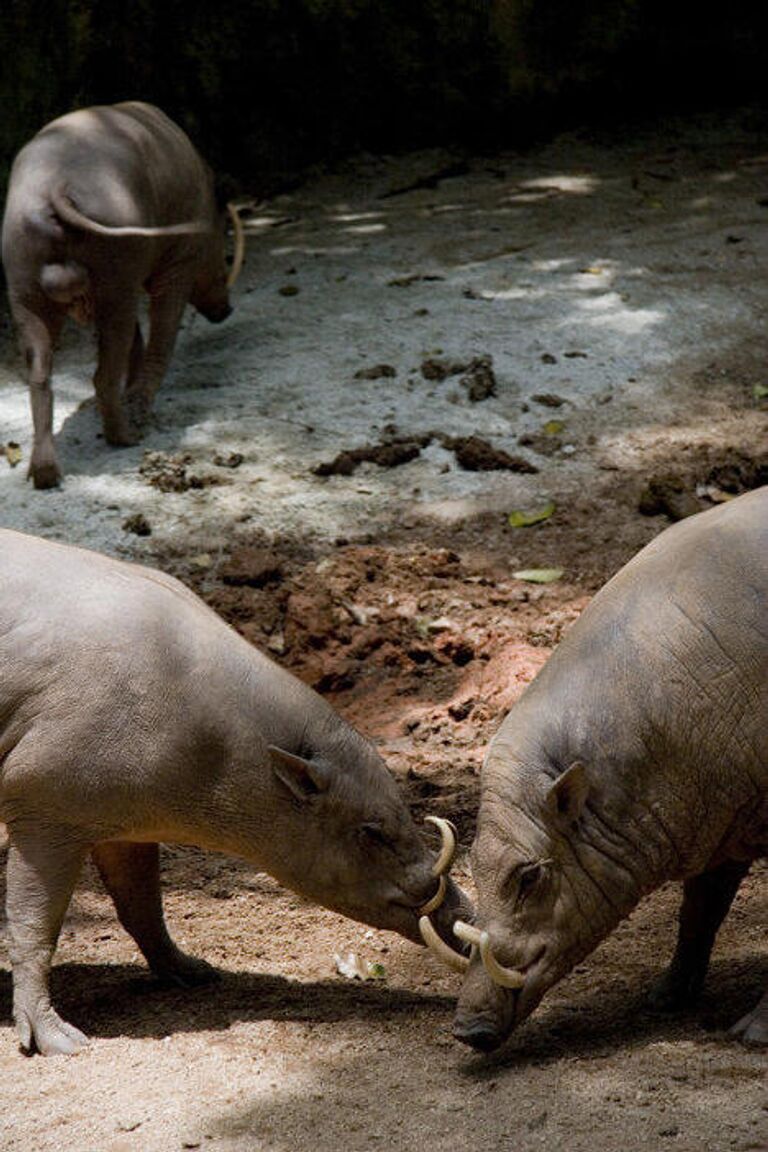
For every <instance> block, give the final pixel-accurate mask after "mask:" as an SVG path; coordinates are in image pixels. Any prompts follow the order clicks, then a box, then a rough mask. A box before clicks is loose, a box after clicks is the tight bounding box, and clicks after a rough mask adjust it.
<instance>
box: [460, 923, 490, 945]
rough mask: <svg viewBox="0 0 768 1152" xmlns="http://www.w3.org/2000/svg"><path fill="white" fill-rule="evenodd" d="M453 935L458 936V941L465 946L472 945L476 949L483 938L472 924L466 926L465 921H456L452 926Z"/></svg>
mask: <svg viewBox="0 0 768 1152" xmlns="http://www.w3.org/2000/svg"><path fill="white" fill-rule="evenodd" d="M453 934H454V936H458V938H459V940H463V941H464V943H465V944H474V945H475V946H477V947H479V945H480V941H481V939H482V936H483V933H482V932H481V931H480V929H479V928H475V926H474V924H467V923H466V921H465V920H457V921H456V923H455V924H454V926H453ZM487 935H488V933H487V932H486V936H487Z"/></svg>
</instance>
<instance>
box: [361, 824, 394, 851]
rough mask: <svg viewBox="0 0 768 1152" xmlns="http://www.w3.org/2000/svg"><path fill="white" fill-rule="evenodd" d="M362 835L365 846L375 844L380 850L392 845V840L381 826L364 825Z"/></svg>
mask: <svg viewBox="0 0 768 1152" xmlns="http://www.w3.org/2000/svg"><path fill="white" fill-rule="evenodd" d="M360 835H361V838H362V840H363V844H364V845H366V844H367V845H371V844H375V845H376V846H377V847H380V848H388V847H389V845H390V839H389V837H388V836H387V835H386V833H385V832H384V829H383V828H382V826H381V824H363V826H362V827H361V829H360Z"/></svg>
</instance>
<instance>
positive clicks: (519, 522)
mask: <svg viewBox="0 0 768 1152" xmlns="http://www.w3.org/2000/svg"><path fill="white" fill-rule="evenodd" d="M554 510H555V505H554V501H552V500H548V501H547V503H546V504H543V505H542V506H541V508H535V509H533V511H531V512H523V511H522V510H521V509H519V508H516V509H515V511H514V512H510V513H509V515H508V517H507V521H508V522H509V526H510V527H511V528H530V527H531V525H532V524H541V522H542V521H543V520H549V518H550V516H551V515H552V513H553V512H554Z"/></svg>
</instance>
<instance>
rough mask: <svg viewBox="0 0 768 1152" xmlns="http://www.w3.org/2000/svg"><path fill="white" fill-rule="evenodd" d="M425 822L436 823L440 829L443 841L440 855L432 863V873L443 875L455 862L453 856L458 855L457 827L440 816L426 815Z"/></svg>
mask: <svg viewBox="0 0 768 1152" xmlns="http://www.w3.org/2000/svg"><path fill="white" fill-rule="evenodd" d="M424 823H425V824H434V825H435V827H436V828H439V829H440V835H441V836H442V838H443V842H442V844H441V846H440V855H439V856H438V858H437V860H436V861H435V863H434V864H433V865H432V875H433V876H442V875H443V873H444V872H447V871H448V869H449V868H450V866H451V864H453V858H454V856H455V855H456V829H455V828H454V826H453V824H451V822H450V820H443V819H442V817H440V816H425V818H424Z"/></svg>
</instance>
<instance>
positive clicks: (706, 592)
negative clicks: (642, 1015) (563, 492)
mask: <svg viewBox="0 0 768 1152" xmlns="http://www.w3.org/2000/svg"><path fill="white" fill-rule="evenodd" d="M766 717H768V488H762V489H759V490H758V491H756V492H753V493H750V494H749V495H747V496H742V497H740V498H739V499H737V500H734V501H732V502H730V503H728V504H726V505H723V506H721V507H719V508H717V509H714V510H712V511H710V512H707V513H704V514H702V515H700V516H696V517H693V518H691V519H690V520H686V521H685V522H683V523H681V524H678V525H676V526H674V527H673V528H670V529H668V530H667V531H666V532H664V533H662V535H661V536H660V537H659V538H658V539H656V540H655V541H654V542H653V543H652V544H651V545H649V546H648V547H647V548H645V549H644V550H643V551H642V552H641V553H639V555H638V556H637V557H635V559H634V560H633V561H632V562H631V563H630V564H628V565H627V566H626V567H625V568H623V569H622V571H621V572H620V573H619V574H618V575H617V576H616V577H614V579H613V580H611V581H610V582H609V583H608V584H607V585H606V587H605V588H604V589H603V590H602V591H601V592H600V593H599V594H598V595H597V596H596V597H595V599H594V601H593V602H592V604H590V606H589V608H588V609H587V611H586V612H584V614H583V616H582V617H581V619H580V620H579V621H578V622H577V624H576V625H575V626H574V627H573V628H572V629H571V631H570V632H569V633H568V634H567V635H566V637H565V638H564V639H563V641H562V643H561V645H560V646H559V648H558V649H557V651H556V652H555V653H554V655H553V656H552V657H551V659H550V660H549V662H548V663H547V665H546V666H545V668H544V669H543V670H542V672H541V673H540V674H539V676H538V677H537V678H536V680H535V681H534V682H533V683H532V684H531V685H530V686H529V688H528V689H527V690H526V692H525V693H524V694H523V696H522V697H521V699H520V700H519V701H518V703H517V704H516V705H515V707H514V708H513V709H512V711H511V712H510V714H509V716H508V717H507V718H506V720H505V721H504V723H503V725H502V727H501V729H500V731H499V733H498V734H497V736H496V738H495V739H494V741H493V743H492V745H491V748H490V750H489V754H488V757H487V761H486V763H485V765H484V768H483V774H482V792H481V804H480V811H479V816H478V828H477V835H476V839H475V843H474V845H473V849H472V869H473V874H474V878H475V881H476V884H477V890H478V911H477V921H476V923H477V925H478V927H479V928H481V929H485V930H487V931H488V933H489V935H490V939H491V943H492V946H493V953H494V955H495V957H496V959H497V960H498V961H499V962H500V963H501V964H502V965H504V966H505V967H506V968H508V969H514V970H516V971H519V972H521V973H522V974H523V975H524V977H525V981H524V984H523V986H522V987H521V988H520V989H516V990H511V989H509V988H504V987H500V986H499V985H498V984H496V983H493V982H492V981H491V980H490V978H489V976H488V975H487V973H486V970H485V969H484V968H483V966H482V964H481V963H480V960H479V959H478V958H475V959H474V960H473V962H472V964H471V965H470V968H469V970H468V972H467V976H466V979H465V982H464V985H463V988H462V991H461V995H460V998H459V1003H458V1007H457V1012H456V1018H455V1022H454V1033H455V1035H456V1036H457V1038H458V1039H460V1040H462V1041H464V1042H465V1043H467V1044H470V1045H471V1046H473V1047H475V1048H477V1049H480V1050H491V1049H493V1048H496V1047H497V1046H498V1045H499V1044H501V1043H502V1041H503V1040H504V1039H505V1037H506V1036H507V1035H508V1034H509V1032H510V1031H511V1030H512V1029H513V1028H515V1027H517V1025H519V1024H520V1023H521V1022H522V1021H523V1020H525V1019H526V1017H527V1016H529V1015H530V1013H531V1012H532V1011H533V1010H534V1008H535V1007H536V1005H537V1004H538V1003H539V1001H540V1000H541V998H542V996H543V995H544V994H545V993H546V992H547V990H548V989H549V988H551V987H552V985H553V984H555V983H556V982H557V981H558V980H560V979H561V978H562V977H563V976H564V975H566V974H567V973H568V972H569V971H571V969H572V968H573V967H574V965H575V964H577V963H578V962H579V961H580V960H581V959H583V957H585V956H586V955H587V954H588V953H590V952H591V951H592V950H593V949H594V948H595V947H596V946H597V944H598V943H599V942H600V941H601V940H602V939H604V938H605V936H607V935H608V934H609V933H610V932H611V931H612V930H613V928H614V927H615V926H616V925H617V924H618V923H619V921H620V920H621V919H622V918H624V917H625V916H627V915H628V914H629V913H630V912H631V910H632V909H633V908H634V907H635V906H636V904H637V903H638V901H639V900H640V899H641V898H642V896H644V895H645V894H646V893H648V892H650V891H652V890H653V889H655V888H656V887H658V886H659V885H660V884H662V883H663V882H665V881H667V880H670V879H681V880H682V881H683V883H684V894H683V904H682V909H681V914H680V928H679V934H678V943H677V949H676V951H675V954H674V957H673V959H672V962H671V964H670V966H669V968H668V970H667V972H666V974H665V975H664V976H663V977H662V979H661V980H660V981H659V983H658V984H657V986H656V988H655V989H654V990H653V1000H654V1002H655V1003H656V1005H658V1006H659V1007H661V1008H667V1009H676V1008H678V1007H681V1006H683V1005H686V1004H688V1003H690V1002H691V1001H692V1000H693V999H694V998H695V997H696V995H697V993H698V992H699V991H700V989H701V986H702V984H703V981H704V978H705V975H706V971H707V965H708V962H709V956H710V952H711V949H712V946H713V943H714V939H715V935H716V933H717V929H718V927H719V925H720V923H721V921H722V919H723V917H724V916H725V915H726V913H727V911H728V908H729V907H730V904H731V901H732V900H733V898H734V896H735V894H736V891H737V889H738V886H739V883H740V881H741V880H742V879H743V877H744V876H745V875H746V873H747V871H748V870H749V866H750V863H751V861H752V860H755V859H757V858H758V857H761V856H765V855H766V854H768V725H766ZM734 1033H735V1034H737V1035H739V1036H741V1037H742V1038H743V1039H744V1041H745V1042H747V1043H752V1044H766V1043H768V995H766V996H764V997H763V999H762V1000H760V1001H759V1002H758V1004H757V1006H756V1007H755V1009H754V1010H753V1011H752V1012H750V1013H749V1014H748V1015H747V1016H746V1017H744V1019H743V1020H740V1021H739V1022H738V1023H737V1024H736V1025H735V1028H734Z"/></svg>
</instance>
